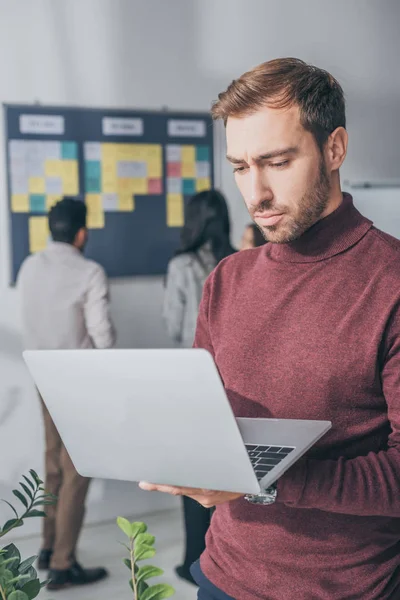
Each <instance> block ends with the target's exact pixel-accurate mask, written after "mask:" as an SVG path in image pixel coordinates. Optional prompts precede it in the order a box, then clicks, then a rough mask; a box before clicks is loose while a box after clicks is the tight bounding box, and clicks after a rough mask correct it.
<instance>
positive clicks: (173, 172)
mask: <svg viewBox="0 0 400 600" xmlns="http://www.w3.org/2000/svg"><path fill="white" fill-rule="evenodd" d="M167 175H168V177H182V166H181V163H172V162H171V163H168V165H167Z"/></svg>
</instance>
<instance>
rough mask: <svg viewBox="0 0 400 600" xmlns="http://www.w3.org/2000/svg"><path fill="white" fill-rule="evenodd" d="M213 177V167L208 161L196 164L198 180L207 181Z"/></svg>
mask: <svg viewBox="0 0 400 600" xmlns="http://www.w3.org/2000/svg"><path fill="white" fill-rule="evenodd" d="M210 176H211V165H210V163H209V162H208V161H199V162H197V163H196V177H197V179H206V178H209V177H210Z"/></svg>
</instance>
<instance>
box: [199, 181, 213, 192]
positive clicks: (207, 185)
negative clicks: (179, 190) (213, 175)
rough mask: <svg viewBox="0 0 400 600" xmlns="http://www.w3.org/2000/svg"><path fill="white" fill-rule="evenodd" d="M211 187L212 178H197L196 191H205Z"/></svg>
mask: <svg viewBox="0 0 400 600" xmlns="http://www.w3.org/2000/svg"><path fill="white" fill-rule="evenodd" d="M210 189H211V180H210V179H209V178H208V177H206V178H205V179H197V180H196V192H204V191H205V190H210Z"/></svg>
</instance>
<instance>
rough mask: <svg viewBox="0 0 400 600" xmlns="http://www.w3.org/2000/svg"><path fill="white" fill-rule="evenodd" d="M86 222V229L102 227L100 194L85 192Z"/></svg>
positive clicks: (102, 213)
mask: <svg viewBox="0 0 400 600" xmlns="http://www.w3.org/2000/svg"><path fill="white" fill-rule="evenodd" d="M85 200H86V207H87V222H86V225H87V227H88V229H103V227H104V210H103V202H102V198H101V195H100V194H86V196H85Z"/></svg>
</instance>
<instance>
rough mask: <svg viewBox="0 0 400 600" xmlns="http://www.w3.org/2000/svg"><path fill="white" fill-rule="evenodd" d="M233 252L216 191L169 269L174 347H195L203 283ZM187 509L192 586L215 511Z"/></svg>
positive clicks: (203, 198)
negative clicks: (192, 569)
mask: <svg viewBox="0 0 400 600" xmlns="http://www.w3.org/2000/svg"><path fill="white" fill-rule="evenodd" d="M234 252H235V249H234V248H233V247H232V245H231V242H230V221H229V213H228V207H227V203H226V200H225V198H224V196H223V195H222V194H221V193H220V192H218V191H217V190H209V191H205V192H200V193H199V194H196V195H195V196H193V197H192V198H191V200H190V201H189V203H188V205H187V207H186V209H185V225H184V227H183V229H182V234H181V245H180V248H179V249H178V250H177V252H176V253H175V256H174V258H173V259H172V260H171V261H170V263H169V265H168V273H167V279H166V286H165V296H164V307H163V317H164V321H165V324H166V328H167V331H168V334H169V336H170V338H171V339H172V340H173V341H174V342H175V344H176V345H179V346H180V347H183V348H191V347H192V345H193V341H194V336H195V332H196V322H197V315H198V309H199V304H200V300H201V295H202V291H203V285H204V282H205V280H206V279H207V277H208V276H209V274H210V273H211V271H212V270H213V269H214V268H215V267H216V266H217V264H218V263H219V262H220V261H221V260H222V259H223V258H225V257H226V256H229V255H230V254H233V253H234ZM183 509H184V517H185V529H186V551H185V558H184V561H183V564H182V565H180V566H179V567H177V568H176V573H177V575H178V576H179V577H180V578H181V579H185V580H186V581H190V582H191V583H194V581H193V579H192V576H191V574H190V570H189V569H190V567H191V565H192V564H193V563H194V562H196V561H197V560H198V559H199V558H200V555H201V554H202V553H203V551H204V549H205V536H206V533H207V530H208V527H209V524H210V518H211V511H210V510H209V509H206V508H203V507H202V506H201V505H200V504H198V503H197V502H195V501H194V500H191V499H190V498H183Z"/></svg>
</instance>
